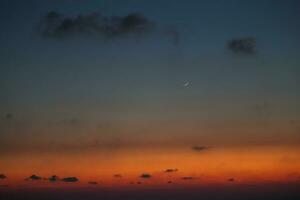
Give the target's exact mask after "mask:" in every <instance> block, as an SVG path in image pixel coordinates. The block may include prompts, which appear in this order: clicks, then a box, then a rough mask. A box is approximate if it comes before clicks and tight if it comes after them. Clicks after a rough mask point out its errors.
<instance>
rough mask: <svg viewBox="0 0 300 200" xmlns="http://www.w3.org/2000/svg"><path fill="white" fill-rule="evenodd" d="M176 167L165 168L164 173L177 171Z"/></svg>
mask: <svg viewBox="0 0 300 200" xmlns="http://www.w3.org/2000/svg"><path fill="white" fill-rule="evenodd" d="M177 171H178V169H166V170H165V173H172V172H177Z"/></svg>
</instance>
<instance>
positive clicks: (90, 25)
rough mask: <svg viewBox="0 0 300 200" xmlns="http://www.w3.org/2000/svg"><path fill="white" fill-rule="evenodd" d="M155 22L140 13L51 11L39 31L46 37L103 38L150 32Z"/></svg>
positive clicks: (42, 20) (40, 25)
mask: <svg viewBox="0 0 300 200" xmlns="http://www.w3.org/2000/svg"><path fill="white" fill-rule="evenodd" d="M154 27H155V23H154V22H152V21H150V20H149V19H147V18H146V17H145V16H144V15H142V14H140V13H130V14H128V15H126V16H109V17H107V16H103V15H101V14H97V13H92V14H87V15H78V16H76V17H66V16H63V15H62V14H60V13H58V12H55V11H51V12H48V13H47V14H46V15H45V16H44V17H43V18H42V19H41V21H40V24H39V26H38V31H39V33H40V34H41V35H42V36H44V37H48V38H66V37H69V36H72V35H83V36H84V35H86V36H89V35H99V36H102V37H104V38H116V37H122V36H126V35H129V34H137V35H141V34H144V33H147V32H150V31H151V30H153V29H154Z"/></svg>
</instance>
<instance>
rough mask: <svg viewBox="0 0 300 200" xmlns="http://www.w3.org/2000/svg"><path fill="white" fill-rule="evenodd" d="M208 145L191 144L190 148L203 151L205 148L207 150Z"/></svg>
mask: <svg viewBox="0 0 300 200" xmlns="http://www.w3.org/2000/svg"><path fill="white" fill-rule="evenodd" d="M208 148H209V147H206V146H197V145H196V146H193V147H192V150H194V151H205V150H207V149H208Z"/></svg>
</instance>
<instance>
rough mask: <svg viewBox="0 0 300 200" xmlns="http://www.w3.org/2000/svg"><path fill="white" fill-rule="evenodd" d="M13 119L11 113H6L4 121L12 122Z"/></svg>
mask: <svg viewBox="0 0 300 200" xmlns="http://www.w3.org/2000/svg"><path fill="white" fill-rule="evenodd" d="M13 118H14V115H13V114H12V113H7V114H6V115H5V119H6V120H12V119H13Z"/></svg>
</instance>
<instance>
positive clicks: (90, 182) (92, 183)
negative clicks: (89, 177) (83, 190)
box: [88, 181, 98, 185]
mask: <svg viewBox="0 0 300 200" xmlns="http://www.w3.org/2000/svg"><path fill="white" fill-rule="evenodd" d="M88 184H90V185H97V184H98V182H96V181H89V182H88Z"/></svg>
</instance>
